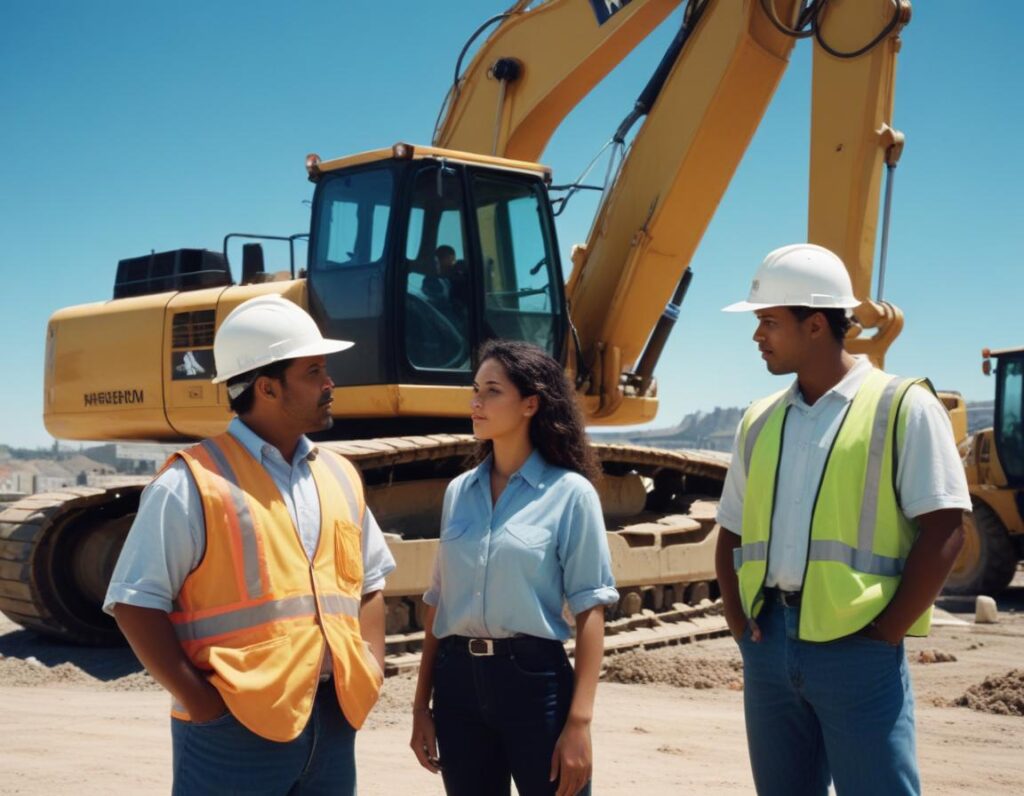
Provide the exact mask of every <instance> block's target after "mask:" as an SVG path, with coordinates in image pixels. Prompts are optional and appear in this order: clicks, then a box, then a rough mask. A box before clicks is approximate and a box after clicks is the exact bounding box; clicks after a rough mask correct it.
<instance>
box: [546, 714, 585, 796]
mask: <svg viewBox="0 0 1024 796" xmlns="http://www.w3.org/2000/svg"><path fill="white" fill-rule="evenodd" d="M593 769H594V763H593V756H592V754H591V750H590V722H589V721H582V720H578V719H573V718H572V717H570V718H569V720H568V721H567V722H566V723H565V727H563V728H562V734H561V735H560V736H558V743H556V744H555V751H554V754H552V755H551V777H550V780H551V781H552V782H554V781H555V780H556V779H557V780H558V793H557V796H576V794H577V793H579V792H580V791H581V790H583V788H584V786H585V785H586V784H587V783H588V782H590V778H591V775H592V773H593Z"/></svg>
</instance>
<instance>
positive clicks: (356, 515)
mask: <svg viewBox="0 0 1024 796" xmlns="http://www.w3.org/2000/svg"><path fill="white" fill-rule="evenodd" d="M319 458H320V459H321V460H322V461H323V462H324V464H326V465H327V469H328V470H330V471H331V475H333V476H334V479H335V480H336V481H337V482H338V483H339V484H340V485H341V490H342V491H343V492H344V493H345V502H346V503H348V515H349V517H351V518H352V522H353V523H354V524H356V525H360V526H361V525H362V523H363V518H362V517H361V516H360V512H359V503H358V502H357V501H356V494H355V491H354V487H353V486H352V479H351V478H350V477H349V475H348V473H346V472H345V470H344V469H343V468H342V466H341V464H340V463H339V462H338V460H337V459H335V458H334V454H333V453H331V452H330V451H324V452H323V454H322V455H321V456H320V457H319Z"/></svg>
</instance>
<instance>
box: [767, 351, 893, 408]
mask: <svg viewBox="0 0 1024 796" xmlns="http://www.w3.org/2000/svg"><path fill="white" fill-rule="evenodd" d="M854 360H855V362H854V365H853V367H852V368H850V369H849V370H848V371H847V373H846V375H845V376H843V378H842V379H840V380H839V383H838V384H836V385H835V386H834V387H832V388H831V389H830V390H829V391H828V392H826V393H825V394H824V395H823V396H821V398H819V399H818V400H817V401H815V402H814V406H819V405H820V404H821V401H822V399H825V398H828V397H829V396H830V395H833V394H834V395H836V396H837V397H838V398H840V399H841V400H842V401H843V402H844V403H849V402H850V401H852V400H853V399H854V396H856V395H857V390H859V389H860V388H861V385H862V384H864V380H865V379H866V378H867V377H868V374H869V373H871V371H872V370H873V369H874V366H873V365H872V364H871V360H869V359H868V358H867V357H866V356H863V355H855V356H854ZM786 403H787V404H788V405H790V406H798V407H802V408H811V409H813V408H814V406H809V405H808V403H807V402H806V401H805V400H804V397H803V395H801V394H800V382H799V380H796V379H794V380H793V383H792V384H791V385H790V386H789V390H788V391H787V392H786Z"/></svg>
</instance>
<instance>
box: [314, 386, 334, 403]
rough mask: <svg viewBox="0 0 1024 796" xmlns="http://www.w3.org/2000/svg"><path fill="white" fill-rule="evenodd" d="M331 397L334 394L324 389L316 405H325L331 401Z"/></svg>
mask: <svg viewBox="0 0 1024 796" xmlns="http://www.w3.org/2000/svg"><path fill="white" fill-rule="evenodd" d="M333 397H334V394H333V393H332V392H331V391H330V390H326V391H325V392H324V394H323V396H322V397H321V398H320V402H319V403H318V404H317V406H326V405H327V404H329V403H330V402H331V398H333Z"/></svg>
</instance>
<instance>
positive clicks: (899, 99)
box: [0, 0, 1024, 446]
mask: <svg viewBox="0 0 1024 796" xmlns="http://www.w3.org/2000/svg"><path fill="white" fill-rule="evenodd" d="M507 3H508V0H503V1H502V0H498V1H497V2H494V3H491V2H482V1H481V0H475V2H470V1H469V0H445V2H441V3H417V2H412V0H406V2H386V1H385V0H376V1H375V2H372V3H355V2H340V0H336V2H313V1H312V0H300V1H297V2H291V3H281V2H267V1H266V0H255V1H253V0H250V1H249V2H245V3H242V2H218V3H210V2H196V1H195V0H181V2H176V3H173V4H172V3H164V4H157V3H154V2H138V1H136V2H127V0H108V1H107V2H93V3H81V2H71V1H70V0H64V1H61V2H56V1H54V0H39V1H38V2H32V3H30V2H27V1H26V0H8V2H5V3H3V5H2V6H0V117H2V119H3V123H2V124H0V271H2V274H3V278H4V290H3V293H2V299H0V306H2V311H0V340H2V342H0V351H2V352H3V354H2V360H0V361H2V362H3V365H4V367H3V373H4V376H5V378H4V379H3V380H2V381H0V442H5V443H8V444H14V445H24V446H33V445H45V444H49V443H50V441H51V440H50V437H49V436H48V434H47V433H46V431H45V429H44V427H43V424H42V364H43V337H44V332H45V328H46V321H47V318H48V317H49V315H50V314H51V313H52V312H53V311H54V310H56V309H58V308H60V307H64V306H69V305H73V304H80V303H84V302H88V301H96V300H103V299H106V298H108V297H109V296H110V291H111V288H112V285H113V279H114V271H115V268H116V265H117V261H118V260H119V259H121V258H124V257H130V256H135V255H139V254H144V253H146V252H148V251H150V250H151V249H155V250H157V251H162V250H166V249H173V248H179V247H206V248H210V249H219V248H220V246H221V240H222V238H223V236H224V234H225V233H227V232H230V231H259V232H267V233H272V234H289V233H293V232H300V231H304V230H306V229H307V228H308V207H307V205H305V204H303V200H306V199H308V198H309V197H310V195H311V186H310V184H309V183H308V182H307V181H306V178H305V172H304V169H303V161H304V158H305V155H306V154H307V153H308V152H318V153H320V155H322V156H324V157H331V156H338V155H343V154H348V153H351V152H356V151H360V150H364V149H371V148H376V147H381V146H389V145H390V144H392V143H394V142H395V141H398V140H406V141H413V142H423V143H427V142H429V139H430V135H431V131H432V128H433V122H434V118H435V116H436V114H437V110H438V106H439V104H440V102H441V100H442V97H443V95H444V93H445V91H446V89H447V87H448V85H449V83H450V81H451V77H452V72H453V69H454V63H455V58H456V56H457V55H458V51H459V49H460V47H461V46H462V44H463V42H464V41H465V39H466V38H467V37H468V35H469V34H470V33H471V32H472V31H473V30H474V29H475V28H476V26H477V24H479V22H481V21H482V20H483V19H485V18H486V17H487V16H489V15H490V14H492V13H496V12H498V11H501V10H503V8H504V6H505V5H506V4H507ZM969 7H971V6H970V4H965V3H962V2H957V1H956V0H933V1H932V2H928V3H925V2H922V0H918V2H917V3H916V4H915V7H914V16H913V20H912V22H911V24H910V26H909V27H908V28H907V29H906V30H905V32H904V37H903V39H904V45H903V50H902V52H901V55H900V64H899V70H898V77H897V91H896V114H895V124H896V126H897V127H898V128H899V129H901V130H903V131H904V132H905V133H906V134H907V139H908V141H907V148H906V150H905V152H904V155H903V159H902V161H901V163H900V166H899V169H898V176H897V183H896V195H895V215H894V227H893V231H892V242H891V247H890V252H889V269H888V273H887V277H886V298H887V299H888V300H891V301H893V302H894V303H896V304H897V305H898V306H900V307H902V308H903V309H904V311H905V312H906V315H907V326H906V328H905V330H904V332H903V334H902V336H901V337H900V338H899V339H898V340H897V341H896V343H895V344H894V346H893V348H892V349H891V350H890V355H889V358H888V360H887V363H886V364H887V369H888V370H890V371H892V372H896V373H901V374H905V375H925V376H929V377H930V378H931V379H932V380H933V381H934V382H935V384H936V385H937V386H938V387H940V388H948V389H958V390H960V391H961V392H963V393H964V394H965V395H966V396H967V397H968V398H969V399H982V398H987V397H989V396H990V394H991V391H992V382H991V381H990V380H987V379H985V377H983V376H982V375H981V372H980V367H979V364H980V357H979V350H980V349H981V347H982V346H993V347H1000V346H1009V345H1014V344H1024V325H1022V324H1021V322H1020V316H1021V309H1022V304H1021V301H1020V293H1021V289H1020V288H1021V279H1020V277H1019V276H1018V274H1019V273H1020V268H1021V259H1022V252H1024V212H1022V211H1024V198H1022V186H1024V158H1022V156H1021V154H1020V150H1019V146H1018V138H1019V132H1020V129H1021V122H1022V108H1024V103H1022V101H1021V100H1022V91H1021V81H1022V78H1024V68H1022V67H1024V55H1022V48H1021V47H1020V44H1019V32H1020V30H1021V28H1022V23H1024V11H1022V10H1021V6H1020V5H1019V4H1016V3H1013V4H1011V3H1000V4H985V5H983V6H981V5H979V6H977V7H978V8H979V11H978V12H977V13H975V14H968V13H967V9H968V8H969ZM982 8H984V9H987V13H982V11H981V10H980V9H982ZM676 25H678V15H674V16H673V17H672V18H670V20H669V21H668V22H667V23H666V25H664V26H662V28H661V29H660V30H659V31H657V32H656V34H655V35H653V36H651V37H650V38H649V39H648V40H647V41H646V42H645V43H644V44H643V45H642V46H641V47H640V48H639V49H638V50H637V51H636V52H635V53H634V54H633V55H632V56H630V58H629V59H627V61H626V62H624V63H623V65H622V66H621V67H620V68H619V69H618V70H617V71H616V72H615V73H614V74H613V75H612V76H610V77H609V78H608V79H607V80H606V81H605V82H604V83H603V84H602V85H601V86H599V87H598V89H597V90H596V91H595V92H594V93H593V94H592V95H591V96H589V97H588V98H587V99H586V100H584V102H583V103H582V104H581V105H580V107H579V108H577V109H576V110H575V111H574V112H573V113H572V114H571V115H570V116H569V117H568V119H567V120H566V122H565V124H564V125H563V126H562V128H561V129H560V130H559V132H558V133H557V134H556V136H555V138H554V139H553V141H552V143H551V145H550V146H549V148H548V150H547V152H546V153H545V156H544V158H543V160H544V161H545V162H546V163H548V164H549V165H551V166H552V167H553V168H554V170H555V180H556V182H563V181H569V180H571V179H572V178H573V177H575V176H576V175H577V174H578V172H579V171H580V170H581V169H582V168H583V166H584V165H585V164H586V162H587V161H588V160H589V158H590V157H591V155H592V154H593V153H594V152H596V150H597V149H598V148H599V147H600V146H601V145H602V144H603V143H604V142H605V141H606V140H607V139H608V137H609V135H610V134H611V132H612V130H613V129H614V128H615V126H616V125H617V124H618V122H619V120H620V119H621V118H622V116H623V115H625V113H626V112H627V111H628V109H629V107H630V106H631V105H632V102H633V100H634V98H635V96H636V94H637V93H638V91H639V90H640V88H642V86H643V84H644V82H645V81H646V79H647V76H648V75H649V74H650V72H651V71H652V69H653V67H654V65H655V64H656V63H657V60H658V58H659V57H660V55H661V53H662V51H663V49H664V47H665V45H666V43H667V42H668V40H669V38H670V37H671V35H672V33H673V32H674V30H675V27H676ZM809 56H810V48H809V43H808V42H801V43H800V44H799V45H798V47H797V51H796V53H795V54H794V57H793V60H792V65H791V67H790V70H789V72H788V73H787V75H786V77H785V79H784V80H783V84H782V86H781V87H780V89H779V92H778V94H777V95H776V98H775V101H774V102H773V104H772V106H771V108H770V109H769V111H768V113H767V115H766V117H765V119H764V121H763V123H762V125H761V128H760V130H759V132H758V134H757V136H756V137H755V139H754V142H753V144H752V145H751V147H750V149H749V151H748V152H747V155H746V157H745V158H744V161H743V163H742V164H741V166H740V169H739V171H738V173H737V175H736V177H735V179H734V180H733V182H732V184H731V186H730V188H729V191H728V193H727V194H726V195H725V198H724V200H723V202H722V204H721V207H720V208H719V212H718V214H717V216H716V217H715V219H714V221H713V222H712V224H711V226H710V228H709V229H708V232H707V234H706V236H705V238H704V241H703V244H702V246H701V248H700V249H699V251H698V252H697V255H696V256H695V258H694V260H693V263H692V266H693V268H694V269H695V275H696V276H695V279H694V283H693V286H692V288H691V290H690V294H689V296H688V298H687V303H686V305H685V306H684V309H683V315H682V319H681V320H680V322H679V324H678V325H677V327H676V330H675V332H674V335H673V338H672V340H671V341H670V342H669V345H668V347H667V349H666V352H665V354H664V356H663V358H662V361H661V364H660V366H659V371H658V373H657V375H658V377H659V381H660V385H661V387H660V390H661V393H660V394H661V398H662V405H661V411H660V414H659V417H658V421H657V424H658V425H668V424H671V423H674V422H676V421H677V420H678V419H679V418H680V417H681V416H682V415H684V414H685V413H687V412H690V411H693V410H697V409H710V408H712V407H714V406H716V405H726V406H738V405H744V404H746V403H747V402H748V401H749V400H751V399H752V398H753V397H756V396H757V395H760V394H763V393H766V392H769V391H771V390H773V389H779V388H781V387H782V386H784V383H785V382H784V381H781V380H780V379H778V378H774V377H771V376H769V375H767V374H766V373H765V372H764V369H763V363H762V362H761V361H760V359H759V357H758V355H757V351H756V349H755V346H754V345H753V344H752V343H751V342H750V334H751V333H752V331H753V325H752V323H751V319H749V318H747V317H746V316H730V315H723V314H721V313H720V312H719V309H720V308H721V307H722V306H724V305H725V304H727V303H730V302H732V301H734V300H737V299H740V298H743V297H744V296H745V293H746V288H747V285H748V283H749V280H750V277H751V274H752V272H753V270H754V269H755V268H756V266H757V264H758V262H759V261H760V259H761V257H762V256H763V255H764V254H765V253H766V252H767V251H769V250H770V249H773V248H775V247H776V246H779V245H782V244H785V243H790V242H793V241H797V240H800V239H802V238H804V237H805V236H806V198H805V197H806V179H807V142H808V133H807V128H808V109H809V102H810V100H809V97H810V88H809V86H810V75H809V67H810V57H809ZM574 201H576V202H577V203H576V204H575V206H574V207H572V208H571V209H570V211H569V212H567V213H566V214H565V215H564V216H563V218H562V219H561V223H560V226H559V236H560V245H561V248H562V251H563V253H564V255H565V257H564V259H565V261H566V262H568V252H569V249H570V247H571V245H572V244H573V243H574V242H577V241H582V240H583V239H585V237H586V233H587V229H588V224H589V218H590V213H591V212H592V211H593V208H594V205H593V202H592V201H591V202H590V203H589V204H588V201H589V200H588V199H587V197H583V198H581V199H578V200H574Z"/></svg>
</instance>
